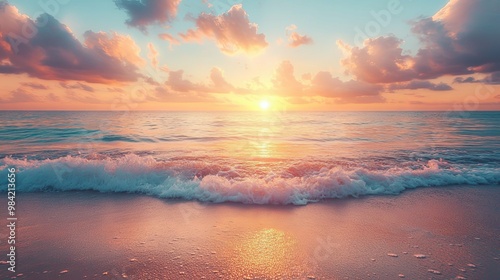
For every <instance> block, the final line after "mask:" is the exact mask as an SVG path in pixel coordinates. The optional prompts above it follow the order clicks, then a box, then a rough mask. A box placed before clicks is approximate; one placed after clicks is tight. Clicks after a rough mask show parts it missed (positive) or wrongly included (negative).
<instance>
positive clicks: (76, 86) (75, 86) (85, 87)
mask: <svg viewBox="0 0 500 280" xmlns="http://www.w3.org/2000/svg"><path fill="white" fill-rule="evenodd" d="M59 85H61V87H63V88H65V89H81V90H84V91H88V92H94V91H95V90H94V88H93V87H91V86H89V85H85V84H82V83H76V84H72V85H70V84H68V83H66V82H60V83H59Z"/></svg>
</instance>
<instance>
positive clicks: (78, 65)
mask: <svg viewBox="0 0 500 280" xmlns="http://www.w3.org/2000/svg"><path fill="white" fill-rule="evenodd" d="M37 26H38V27H37ZM23 29H29V30H34V31H33V36H30V37H31V38H30V39H28V38H25V37H23V36H22V35H21V34H23V32H22V31H23ZM35 31H36V32H35ZM84 38H85V43H84V44H82V43H80V42H79V41H78V40H77V39H76V38H75V36H74V35H73V34H72V33H71V31H70V29H69V28H68V27H67V26H65V25H64V24H61V23H60V22H59V21H57V20H56V19H55V18H53V17H52V16H51V15H49V14H42V15H40V17H39V18H38V19H37V20H36V21H33V20H31V19H30V18H29V17H28V16H26V15H22V14H20V13H19V12H18V10H17V8H16V7H14V6H11V5H9V4H6V3H0V61H2V64H1V65H0V73H4V74H20V73H26V74H28V75H29V76H32V77H37V78H41V79H46V80H80V81H87V82H94V83H111V82H114V81H136V80H137V79H138V78H140V77H142V75H141V74H139V73H138V72H137V71H138V65H139V64H140V60H141V59H140V57H139V56H138V51H139V48H138V47H137V46H136V44H135V43H134V41H133V40H132V39H131V38H130V37H129V36H123V35H119V34H116V33H112V34H106V33H104V32H99V33H94V32H91V31H88V32H86V33H85V34H84Z"/></svg>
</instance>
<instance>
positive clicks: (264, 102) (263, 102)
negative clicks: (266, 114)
mask: <svg viewBox="0 0 500 280" xmlns="http://www.w3.org/2000/svg"><path fill="white" fill-rule="evenodd" d="M259 106H260V109H262V110H264V111H265V110H267V109H269V107H270V106H271V104H270V103H269V101H267V100H265V99H264V100H261V101H260V103H259Z"/></svg>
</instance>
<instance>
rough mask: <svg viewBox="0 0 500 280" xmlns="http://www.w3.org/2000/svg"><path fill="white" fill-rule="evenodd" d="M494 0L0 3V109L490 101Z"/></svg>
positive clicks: (476, 106)
mask: <svg viewBox="0 0 500 280" xmlns="http://www.w3.org/2000/svg"><path fill="white" fill-rule="evenodd" d="M498 26H500V0H450V1H446V0H436V1H425V2H424V1H412V0H359V1H341V0H315V1H299V0H273V1H265V0H240V1H236V0H220V1H218V0H114V1H112V0H107V1H102V0H99V1H98V0H88V1H77V0H40V1H22V0H9V1H2V0H0V110H175V111H177V110H185V111H212V110H223V111H226V110H229V111H231V110H237V111H246V110H290V111H296V110H298V111H386V110H388V111H407V110H419V111H420V110H428V111H436V110H442V111H471V110H499V109H500V52H499V51H498V50H499V49H500V31H499V29H498Z"/></svg>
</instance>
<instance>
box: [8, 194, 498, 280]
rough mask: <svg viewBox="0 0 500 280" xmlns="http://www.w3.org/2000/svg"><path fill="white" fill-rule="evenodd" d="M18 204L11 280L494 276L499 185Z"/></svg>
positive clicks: (77, 197)
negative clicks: (253, 198) (281, 198)
mask: <svg viewBox="0 0 500 280" xmlns="http://www.w3.org/2000/svg"><path fill="white" fill-rule="evenodd" d="M2 200H5V198H2ZM17 201H18V207H19V210H18V219H19V223H18V225H19V226H18V232H17V235H18V237H17V239H18V243H19V244H18V245H17V246H18V258H17V260H18V270H17V271H16V273H15V274H13V273H11V272H8V271H7V267H8V266H7V265H5V264H2V265H0V269H2V271H0V276H2V277H4V276H5V277H12V276H15V275H17V274H19V273H22V274H23V275H21V276H19V277H17V278H18V279H41V280H43V279H54V278H56V277H57V279H94V278H96V279H145V278H147V279H308V277H309V279H332V278H334V279H338V278H345V277H348V278H349V279H351V278H354V279H365V278H370V279H400V277H403V276H404V277H405V278H408V279H415V278H418V279H422V278H424V279H428V278H432V279H450V278H455V277H465V278H467V279H495V278H496V277H498V276H499V275H500V268H499V267H500V266H499V263H500V261H499V260H498V258H499V257H500V255H499V252H500V238H499V236H500V215H499V214H500V210H499V209H498V208H497V202H498V201H500V189H499V188H498V187H497V186H451V187H437V188H419V189H414V190H410V191H405V192H403V193H402V194H400V195H397V196H386V195H384V196H365V197H360V198H344V199H331V200H325V201H321V202H317V203H310V204H308V205H305V206H294V205H245V204H239V203H221V204H208V203H199V202H195V201H181V200H164V199H158V198H154V197H149V196H145V195H140V194H127V193H97V192H54V193H19V194H18V196H17ZM0 233H4V230H2V231H0ZM0 245H1V247H0V248H1V251H2V252H5V250H6V246H5V242H2V243H0ZM396 255H397V256H396ZM417 256H418V257H417ZM66 270H67V272H65V271H66ZM61 272H63V273H61ZM400 275H401V276H400ZM84 277H85V278H84ZM106 277H107V278H106ZM125 277H126V278H125ZM203 277H204V278H203Z"/></svg>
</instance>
